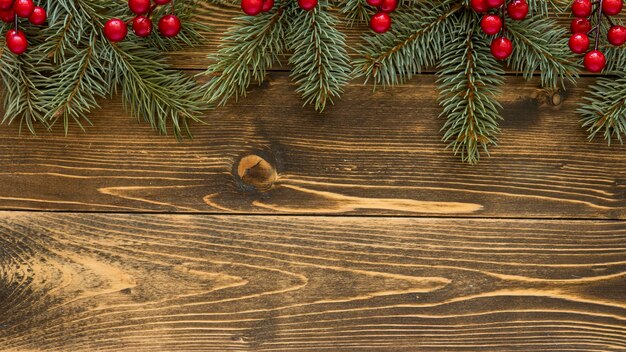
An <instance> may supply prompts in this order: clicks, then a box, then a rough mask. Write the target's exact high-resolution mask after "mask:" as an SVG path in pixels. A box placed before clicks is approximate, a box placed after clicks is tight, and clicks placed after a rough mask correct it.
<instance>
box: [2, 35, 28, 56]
mask: <svg viewBox="0 0 626 352" xmlns="http://www.w3.org/2000/svg"><path fill="white" fill-rule="evenodd" d="M6 43H7V48H9V50H11V52H12V53H14V54H17V55H21V54H23V53H24V52H25V51H26V49H27V48H28V40H26V35H25V34H24V32H22V31H21V30H18V31H16V30H15V29H11V30H9V31H8V32H7V34H6Z"/></svg>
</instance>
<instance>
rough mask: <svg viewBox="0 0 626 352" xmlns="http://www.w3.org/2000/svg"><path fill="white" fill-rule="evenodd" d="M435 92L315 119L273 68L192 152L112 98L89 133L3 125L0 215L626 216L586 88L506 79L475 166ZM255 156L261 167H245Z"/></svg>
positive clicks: (199, 128) (418, 86) (206, 129)
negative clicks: (494, 130) (451, 133)
mask: <svg viewBox="0 0 626 352" xmlns="http://www.w3.org/2000/svg"><path fill="white" fill-rule="evenodd" d="M434 81H435V77H434V76H432V75H424V76H421V77H419V78H416V79H414V80H412V81H411V82H410V83H408V84H406V85H403V86H400V87H397V88H394V89H390V90H387V91H377V92H375V93H373V92H372V89H371V87H370V86H363V85H361V84H357V83H354V84H352V85H351V86H350V87H348V89H347V93H346V95H345V96H344V98H343V99H342V100H341V101H339V102H338V103H337V105H336V106H334V107H333V108H331V109H330V110H329V112H328V113H326V114H324V115H320V114H318V113H315V112H313V111H311V109H307V108H302V107H301V101H300V100H299V99H298V96H297V95H296V93H295V92H294V87H293V86H292V85H291V83H290V81H289V78H288V77H287V74H286V73H280V72H278V73H273V74H271V76H270V79H269V81H268V82H267V83H266V84H265V85H263V86H262V87H259V88H255V89H253V91H252V92H251V94H250V95H249V97H248V98H247V99H244V100H242V101H241V102H240V103H239V104H236V105H233V106H231V107H227V108H224V109H218V110H215V111H214V112H211V113H210V114H209V115H208V116H207V125H196V126H194V132H195V139H194V140H193V141H186V142H183V143H178V142H177V141H176V140H175V139H173V138H172V137H159V136H157V135H155V133H154V132H153V131H152V130H150V127H149V126H146V125H145V124H139V123H137V122H136V120H135V119H133V118H129V117H128V115H127V114H125V113H123V112H122V109H121V106H120V104H119V102H118V101H114V102H112V103H110V102H107V104H106V105H107V108H106V109H104V110H102V111H100V112H97V113H95V114H94V115H95V116H94V117H93V118H92V120H93V122H94V124H95V127H93V128H89V130H88V131H87V133H82V132H80V131H79V130H78V129H77V128H75V129H74V130H73V131H71V132H72V133H71V134H70V135H69V136H67V137H65V136H64V135H63V131H62V129H61V128H59V129H58V130H57V131H55V132H54V133H47V132H45V131H43V132H41V133H40V135H38V136H31V135H29V134H27V133H26V134H23V135H21V136H20V135H18V126H11V127H9V128H7V127H6V126H5V128H3V129H1V130H0V139H1V140H2V141H3V142H2V144H1V145H0V148H2V149H1V153H0V160H1V161H0V162H1V164H2V168H1V169H0V200H1V202H0V208H2V209H4V210H71V211H114V212H137V211H139V212H144V211H157V212H193V213H200V212H201V213H260V214H267V213H291V214H310V213H316V214H320V213H324V214H386V215H404V216H406V215H438V216H468V217H484V216H488V217H513V218H518V217H530V218H602V219H626V147H624V146H621V145H617V146H613V147H608V146H607V145H606V144H605V142H604V141H602V140H600V141H594V142H591V143H590V142H588V141H587V137H586V133H585V131H584V130H582V129H581V127H580V124H579V116H578V115H577V114H576V113H575V111H574V110H575V109H576V104H578V102H579V101H580V99H581V95H582V93H583V91H584V88H585V87H586V86H587V85H588V84H589V83H592V82H593V80H592V79H591V78H588V79H582V80H581V81H580V83H579V86H578V87H577V88H572V89H570V90H568V91H567V92H566V93H564V94H563V95H562V96H561V95H558V96H548V95H547V94H546V92H544V91H542V90H541V89H540V88H538V82H536V81H533V82H530V83H525V82H524V81H523V80H522V79H521V78H518V77H509V78H508V79H507V89H506V90H505V92H504V93H503V95H502V98H501V101H502V103H503V105H504V115H505V120H504V121H503V123H502V127H503V128H502V134H501V137H500V142H499V143H500V145H499V146H498V147H495V148H492V152H491V156H490V157H485V158H484V159H483V160H482V163H480V164H479V165H478V166H468V165H465V164H462V163H461V162H460V161H459V158H458V157H456V156H454V155H452V153H451V152H450V151H449V150H444V147H445V144H444V143H443V142H441V135H442V133H441V132H440V131H439V129H440V128H441V124H442V120H441V119H440V118H438V114H439V107H438V106H437V103H436V92H435V84H434ZM559 100H560V101H561V102H560V104H559V105H554V104H553V103H554V101H557V102H558V101H559ZM251 155H256V156H257V157H260V158H262V159H263V160H264V161H265V163H264V164H260V165H256V163H250V165H248V166H247V168H246V167H244V168H243V171H242V170H239V169H240V166H245V165H244V164H245V163H246V161H245V160H244V163H243V164H241V165H240V161H241V160H242V159H244V158H246V157H248V156H251ZM246 160H247V161H249V160H252V159H246ZM255 166H256V170H255ZM264 170H265V171H267V172H265V173H264V172H263V171H264ZM241 176H243V178H242V177H241Z"/></svg>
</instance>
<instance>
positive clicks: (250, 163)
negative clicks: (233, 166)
mask: <svg viewBox="0 0 626 352" xmlns="http://www.w3.org/2000/svg"><path fill="white" fill-rule="evenodd" d="M237 176H239V178H240V179H241V181H243V182H244V183H245V184H247V185H249V186H252V187H254V188H255V189H256V190H258V191H267V190H269V189H270V188H272V185H274V182H276V179H277V178H278V174H277V173H276V168H275V167H274V166H272V164H270V163H269V162H267V160H265V159H263V158H261V157H260V156H258V155H254V154H251V155H247V156H244V157H243V158H241V160H239V164H238V165H237Z"/></svg>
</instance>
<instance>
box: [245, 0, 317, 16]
mask: <svg viewBox="0 0 626 352" xmlns="http://www.w3.org/2000/svg"><path fill="white" fill-rule="evenodd" d="M317 3H318V0H298V6H300V8H301V9H303V10H305V11H311V10H313V9H314V8H315V6H317ZM272 7H274V0H241V9H242V10H243V12H244V13H245V14H246V15H248V16H256V15H258V14H260V13H261V12H267V11H269V10H271V9H272Z"/></svg>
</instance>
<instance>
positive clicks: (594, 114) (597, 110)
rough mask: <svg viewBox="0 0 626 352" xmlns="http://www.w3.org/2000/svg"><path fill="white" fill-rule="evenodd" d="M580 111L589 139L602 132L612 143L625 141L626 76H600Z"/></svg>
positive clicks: (590, 89) (589, 91)
mask: <svg viewBox="0 0 626 352" xmlns="http://www.w3.org/2000/svg"><path fill="white" fill-rule="evenodd" d="M578 112H579V113H580V114H582V126H583V127H585V128H587V131H588V132H589V139H590V140H591V139H593V138H595V137H596V136H597V135H599V134H602V135H603V136H604V139H605V140H606V141H607V142H608V143H609V144H611V142H612V140H614V139H617V140H618V141H619V142H620V143H623V139H622V138H623V137H622V135H624V136H626V77H624V76H622V77H620V78H618V79H614V78H600V79H598V81H597V83H596V84H595V85H593V86H591V87H589V90H588V92H587V96H586V97H585V98H584V101H583V102H582V103H581V104H580V106H579V109H578Z"/></svg>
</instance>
